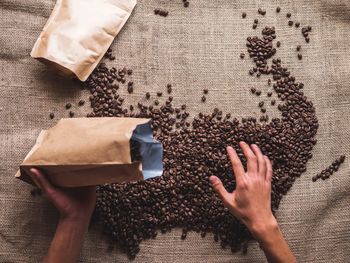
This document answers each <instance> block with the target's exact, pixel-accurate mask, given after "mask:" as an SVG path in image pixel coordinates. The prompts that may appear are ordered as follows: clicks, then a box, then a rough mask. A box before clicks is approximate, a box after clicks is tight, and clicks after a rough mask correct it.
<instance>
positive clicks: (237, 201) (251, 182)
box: [210, 142, 296, 263]
mask: <svg viewBox="0 0 350 263" xmlns="http://www.w3.org/2000/svg"><path fill="white" fill-rule="evenodd" d="M240 147H241V148H242V150H243V153H244V155H245V157H246V159H247V171H246V172H245V171H244V168H243V165H242V163H241V160H240V159H239V157H238V155H237V153H236V151H235V150H234V149H233V148H232V147H227V153H228V156H229V158H230V161H231V163H232V168H233V171H234V174H235V178H236V189H235V191H233V192H232V193H229V192H227V191H226V189H225V187H224V186H223V184H222V182H221V180H220V179H219V178H218V177H216V176H211V177H210V181H211V183H212V185H213V188H214V190H215V191H216V192H217V193H218V195H219V197H220V198H221V200H222V201H223V202H224V204H225V206H226V207H228V208H229V209H230V211H231V213H232V214H233V215H234V216H235V217H237V218H238V219H240V220H241V221H242V222H243V223H244V224H245V225H246V226H247V227H248V229H249V231H250V232H251V233H252V235H253V236H254V237H255V238H256V240H257V241H258V242H259V244H260V246H261V248H262V249H263V250H264V253H265V255H266V258H267V260H268V261H269V262H270V263H295V262H296V259H295V257H294V255H293V253H292V252H291V250H290V249H289V247H288V244H287V242H286V240H285V239H284V237H283V235H282V232H281V231H280V229H279V227H278V224H277V221H276V218H275V217H274V216H273V214H272V211H271V179H272V165H271V162H270V160H269V159H268V158H267V156H264V155H263V154H262V153H261V151H260V149H259V147H258V146H257V145H251V147H249V145H248V144H246V143H244V142H240Z"/></svg>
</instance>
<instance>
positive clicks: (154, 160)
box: [131, 123, 163, 180]
mask: <svg viewBox="0 0 350 263" xmlns="http://www.w3.org/2000/svg"><path fill="white" fill-rule="evenodd" d="M131 139H132V140H135V141H137V142H139V143H140V155H141V158H142V174H143V178H144V179H145V180H146V179H150V178H154V177H157V176H161V175H162V174H163V145H162V144H161V143H160V142H158V141H156V140H155V139H154V138H153V131H152V129H151V127H150V124H149V123H145V124H140V125H137V126H136V129H135V130H134V132H133V134H132V137H131Z"/></svg>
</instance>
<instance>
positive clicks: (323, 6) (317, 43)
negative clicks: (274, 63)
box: [0, 0, 350, 263]
mask: <svg viewBox="0 0 350 263" xmlns="http://www.w3.org/2000/svg"><path fill="white" fill-rule="evenodd" d="M277 5H280V6H281V9H282V11H281V13H280V14H279V15H276V13H275V8H276V6H277ZM53 6H54V1H49V0H40V1H37V0H36V1H34V0H28V1H21V0H2V1H0V69H1V74H0V108H2V111H0V158H1V161H2V163H1V165H0V175H1V184H0V202H1V213H0V240H1V247H0V262H39V261H40V259H41V258H42V256H43V254H44V253H45V251H46V249H47V247H48V246H49V243H50V240H51V238H52V234H53V232H54V229H55V222H56V218H57V214H56V212H55V210H54V209H53V207H52V206H51V205H50V204H49V203H48V202H47V201H46V200H44V199H39V198H31V197H30V194H29V190H30V187H29V186H28V185H27V184H24V183H23V184H20V183H18V181H16V180H15V179H14V178H13V174H14V172H15V171H16V169H17V167H18V165H19V164H20V162H21V160H23V158H24V157H25V154H26V153H27V152H28V151H29V150H30V148H31V147H32V145H33V144H34V141H35V138H36V137H37V135H38V134H39V132H40V130H41V129H46V128H48V127H50V126H51V124H52V122H51V121H50V120H49V117H48V115H49V113H50V112H51V111H54V112H55V114H56V116H57V118H61V117H66V116H68V112H67V111H66V110H65V108H64V105H65V103H67V102H71V103H77V102H78V101H79V100H80V99H81V98H87V96H88V94H87V93H86V92H85V91H83V92H81V91H80V90H79V89H78V85H77V84H76V83H73V82H71V81H67V80H65V79H61V78H59V77H57V76H56V75H54V74H51V73H50V72H49V71H47V69H46V67H45V66H43V65H42V64H41V63H38V62H35V61H33V59H32V58H30V57H29V56H28V54H29V52H30V50H31V48H32V46H33V44H34V42H35V40H36V38H37V35H38V34H39V33H40V32H41V30H42V28H43V26H44V24H45V22H46V20H47V18H48V17H49V15H50V13H51V11H52V8H53ZM259 7H262V8H265V9H266V11H267V14H266V16H265V17H262V16H258V14H257V9H258V8H259ZM154 8H164V9H167V10H168V11H169V16H168V17H166V18H163V17H160V16H155V15H154V14H153V11H154ZM242 12H247V18H246V19H242V18H241V13H242ZM287 12H291V13H292V20H293V21H300V22H301V24H302V26H303V25H311V26H312V27H313V30H312V33H311V34H310V38H311V41H310V44H308V45H306V44H305V40H304V39H303V37H302V34H301V32H300V28H299V29H295V27H293V28H291V27H289V26H288V25H287V24H288V20H287V19H286V13H287ZM349 14H350V4H349V1H347V0H293V1H292V0H287V1H277V0H266V1H256V0H251V1H246V0H215V1H213V0H190V6H189V7H188V8H184V7H183V5H182V1H180V0H179V1H163V0H143V1H139V3H138V5H137V6H136V8H135V10H134V12H133V14H132V16H131V19H130V20H129V21H133V23H127V24H126V25H125V27H124V28H123V30H122V31H121V32H120V34H119V35H118V39H117V41H115V43H114V44H113V49H114V52H115V55H116V58H117V59H116V61H113V62H111V65H112V64H113V65H117V66H118V67H123V66H126V67H130V68H132V69H133V71H134V74H133V76H132V80H133V81H134V83H135V93H134V94H133V95H127V91H126V90H121V93H122V94H123V95H126V105H128V103H130V102H132V101H133V102H137V101H139V100H143V99H144V94H145V92H146V91H151V92H152V95H153V93H155V92H156V91H158V90H160V91H163V93H166V84H167V83H172V84H173V87H174V88H173V94H172V95H173V97H174V101H173V104H174V105H181V104H182V103H186V104H187V109H188V111H189V112H190V113H191V116H193V115H194V114H197V113H199V112H201V111H203V112H209V111H210V110H211V109H212V108H214V107H218V106H219V107H220V108H221V109H222V110H223V111H224V112H231V113H232V115H233V116H236V117H239V118H240V117H245V116H248V115H255V114H258V109H257V104H258V103H259V101H260V100H262V99H265V98H264V97H261V98H257V97H253V96H251V95H250V94H249V87H251V86H254V87H259V88H260V89H262V90H263V91H265V90H268V86H267V82H266V81H267V80H266V79H265V78H263V77H262V78H261V79H257V78H253V77H251V76H249V74H248V70H249V69H250V68H251V67H252V63H251V61H250V60H248V59H245V60H241V59H240V58H239V54H240V53H241V52H245V50H246V47H245V39H246V38H247V37H248V36H252V35H255V34H258V33H259V31H260V30H261V29H262V27H263V26H265V25H275V26H276V30H277V38H278V40H280V41H281V48H280V49H279V50H278V52H277V56H279V57H281V58H282V59H283V61H285V63H286V65H287V66H288V67H289V69H290V70H291V72H292V73H293V75H294V76H296V78H297V80H298V81H302V82H304V83H305V88H304V92H305V93H306V95H307V96H308V97H309V99H310V100H311V101H313V103H314V104H315V107H316V111H317V116H318V119H319V122H320V128H319V130H318V134H317V139H318V143H317V145H316V146H315V148H314V150H313V158H312V159H311V160H310V161H309V163H308V167H307V169H308V170H307V171H306V172H305V173H304V174H303V175H302V176H301V177H300V178H299V179H298V180H297V181H296V182H295V184H294V185H293V187H292V189H291V191H290V192H289V193H288V194H287V195H286V196H285V197H284V199H283V200H282V202H281V205H280V209H279V210H278V212H277V216H278V220H279V223H280V225H281V228H282V231H283V233H284V234H285V236H286V238H287V240H288V242H289V244H290V246H291V248H292V250H293V252H294V253H295V254H296V255H297V256H298V257H299V258H300V261H301V262H310V263H314V262H324V263H326V262H327V263H328V262H348V260H349V258H350V249H349V244H350V232H349V229H350V227H349V226H350V209H349V203H350V195H349V193H350V177H349V174H350V167H349V163H350V162H349V161H348V159H347V160H346V161H345V163H344V164H343V166H342V167H341V168H340V170H339V171H338V172H337V173H335V174H334V175H333V176H332V177H331V178H330V179H329V180H326V181H322V180H320V181H317V182H316V183H313V182H312V181H311V177H312V176H313V175H315V174H316V173H318V172H320V171H321V170H322V169H324V168H325V167H326V166H328V164H330V163H331V161H333V160H334V159H335V158H336V157H338V156H339V155H340V154H346V155H347V157H348V158H349V157H350V150H349V144H350V140H349V125H350V115H349V104H350V101H349V97H350V89H349V87H350V66H349V61H350V52H349V51H350V50H349V36H350V31H349V24H350V19H349V17H350V15H349ZM254 18H258V19H259V26H258V29H257V30H256V31H254V30H253V29H252V24H253V20H254ZM298 44H301V45H302V54H303V60H302V61H299V60H298V58H297V52H296V51H295V48H296V46H297V45H298ZM204 88H208V89H209V94H208V96H207V101H206V103H201V102H200V98H201V96H202V92H203V89H204ZM73 108H74V107H73ZM73 110H74V111H75V112H76V115H77V116H84V114H86V113H87V112H89V107H88V105H86V106H84V107H82V108H74V109H73ZM272 111H273V110H272V108H270V107H269V108H268V112H272ZM274 114H275V116H278V112H274ZM272 115H273V114H272V113H271V114H270V116H272ZM180 236H181V231H177V230H173V231H172V232H171V233H169V234H166V235H161V234H159V235H158V236H157V238H156V239H155V240H148V241H146V242H143V243H142V244H141V252H140V254H138V256H137V257H136V260H135V261H133V262H152V263H153V262H162V263H163V262H220V263H221V262H247V263H248V262H266V260H265V257H264V255H263V252H262V251H261V250H260V249H259V248H258V246H257V245H256V244H253V245H252V246H250V247H249V248H248V254H247V255H241V254H234V255H232V254H231V252H230V251H229V250H222V249H221V248H220V245H219V244H217V243H215V242H214V241H213V237H212V235H207V236H206V237H205V238H201V237H200V235H199V234H197V233H189V235H188V238H187V239H186V240H184V241H182V240H181V239H180ZM107 247H108V245H107V244H106V242H104V241H103V238H102V236H101V234H100V233H99V232H98V231H95V230H90V232H89V235H88V236H87V238H86V240H85V244H84V248H83V250H82V254H81V262H128V260H127V257H126V255H125V254H123V253H122V252H121V251H119V250H115V251H113V252H109V253H108V252H107Z"/></svg>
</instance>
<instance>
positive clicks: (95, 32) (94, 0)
mask: <svg viewBox="0 0 350 263" xmlns="http://www.w3.org/2000/svg"><path fill="white" fill-rule="evenodd" d="M135 5H136V0H57V2H56V5H55V7H54V9H53V11H52V13H51V16H50V18H49V19H48V21H47V23H46V25H45V26H44V29H43V31H42V32H41V34H40V36H39V38H38V39H37V41H36V42H35V44H34V47H33V49H32V52H31V56H32V57H33V58H37V59H39V60H40V61H41V62H43V63H45V64H47V65H49V66H50V67H52V68H53V69H54V70H55V71H57V72H58V73H60V74H61V75H66V76H76V77H78V79H80V80H81V81H85V80H86V79H87V78H88V77H89V75H90V74H91V72H92V71H93V70H94V69H95V67H96V66H97V64H98V63H99V62H100V60H101V59H102V57H103V55H104V54H105V53H106V51H107V49H108V48H109V46H110V45H111V43H112V41H113V39H114V38H115V37H116V35H117V34H118V33H119V31H120V30H121V29H122V27H123V26H124V24H125V23H126V21H127V20H128V18H129V16H130V14H131V12H132V10H133V9H134V7H135Z"/></svg>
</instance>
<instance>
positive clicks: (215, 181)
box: [209, 175, 230, 204]
mask: <svg viewBox="0 0 350 263" xmlns="http://www.w3.org/2000/svg"><path fill="white" fill-rule="evenodd" d="M209 181H210V182H211V184H212V186H213V188H214V190H215V192H216V193H217V194H218V195H219V197H220V199H221V200H222V201H223V202H224V203H225V204H228V203H229V198H230V193H229V192H227V191H226V189H225V187H224V185H223V184H222V182H221V180H220V179H219V178H218V177H217V176H214V175H212V176H210V177H209Z"/></svg>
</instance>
